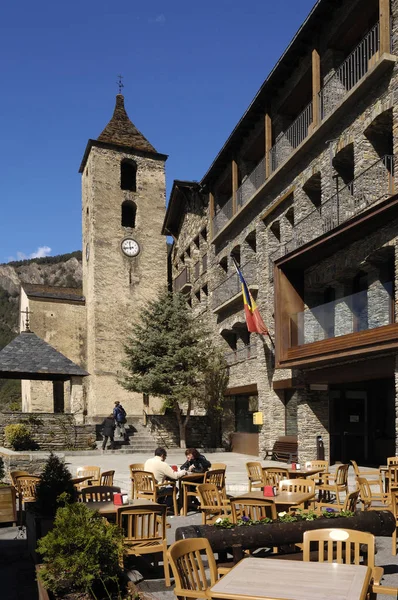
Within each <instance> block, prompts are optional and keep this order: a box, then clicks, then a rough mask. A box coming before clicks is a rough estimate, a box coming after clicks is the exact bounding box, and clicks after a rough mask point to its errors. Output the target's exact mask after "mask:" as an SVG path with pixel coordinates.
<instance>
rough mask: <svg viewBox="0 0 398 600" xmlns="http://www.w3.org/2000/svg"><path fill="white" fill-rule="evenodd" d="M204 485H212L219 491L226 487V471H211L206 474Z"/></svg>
mask: <svg viewBox="0 0 398 600" xmlns="http://www.w3.org/2000/svg"><path fill="white" fill-rule="evenodd" d="M203 483H212V484H213V485H215V486H216V487H217V489H218V490H219V491H222V490H223V489H224V487H225V471H224V470H223V469H214V470H213V469H211V470H210V471H207V472H206V473H205V476H204V479H203Z"/></svg>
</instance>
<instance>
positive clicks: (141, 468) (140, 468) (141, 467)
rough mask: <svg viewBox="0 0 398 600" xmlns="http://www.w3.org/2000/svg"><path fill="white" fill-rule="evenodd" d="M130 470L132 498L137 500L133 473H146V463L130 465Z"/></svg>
mask: <svg viewBox="0 0 398 600" xmlns="http://www.w3.org/2000/svg"><path fill="white" fill-rule="evenodd" d="M129 469H130V479H131V497H132V498H135V496H134V482H133V473H134V471H144V463H133V464H131V465H129Z"/></svg>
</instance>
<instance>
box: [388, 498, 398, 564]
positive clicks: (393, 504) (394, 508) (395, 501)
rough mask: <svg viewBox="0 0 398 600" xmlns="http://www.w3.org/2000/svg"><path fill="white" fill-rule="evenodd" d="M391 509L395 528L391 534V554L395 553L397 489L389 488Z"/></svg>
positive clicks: (397, 527) (397, 523)
mask: <svg viewBox="0 0 398 600" xmlns="http://www.w3.org/2000/svg"><path fill="white" fill-rule="evenodd" d="M390 498H391V510H392V512H393V514H394V517H395V530H394V531H393V534H392V555H393V556H396V555H397V529H398V490H391V494H390Z"/></svg>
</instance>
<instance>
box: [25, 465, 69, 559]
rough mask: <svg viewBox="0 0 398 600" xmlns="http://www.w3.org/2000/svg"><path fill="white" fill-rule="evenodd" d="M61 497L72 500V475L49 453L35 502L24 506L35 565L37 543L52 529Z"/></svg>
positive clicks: (30, 550)
mask: <svg viewBox="0 0 398 600" xmlns="http://www.w3.org/2000/svg"><path fill="white" fill-rule="evenodd" d="M62 498H64V499H62ZM65 498H69V500H70V501H74V500H75V499H76V490H75V487H74V485H73V483H72V475H71V474H70V472H69V471H68V469H67V467H66V466H65V464H64V462H63V461H62V460H61V459H60V458H58V456H56V455H55V454H53V453H51V454H50V456H49V457H48V459H47V462H46V464H45V466H44V469H43V472H42V474H41V480H40V482H39V483H38V485H37V487H36V502H30V503H29V504H27V505H26V532H27V539H28V548H29V552H30V554H31V556H32V558H33V560H34V561H35V562H38V559H39V557H38V555H37V553H36V547H37V542H38V540H39V539H40V538H41V537H43V536H44V535H46V534H47V533H48V532H49V531H50V530H51V529H52V527H53V524H54V518H55V513H56V511H57V508H58V507H59V506H62V505H63V504H65Z"/></svg>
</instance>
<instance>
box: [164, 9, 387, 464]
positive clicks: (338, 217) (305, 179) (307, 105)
mask: <svg viewBox="0 0 398 600" xmlns="http://www.w3.org/2000/svg"><path fill="white" fill-rule="evenodd" d="M397 56H398V2H397V1H396V0H368V1H367V2H366V3H364V2H361V1H360V0H354V1H352V0H339V2H336V1H334V0H320V1H319V2H317V3H316V5H315V6H314V8H313V10H312V11H311V13H310V15H309V17H308V18H307V20H306V21H305V23H304V24H303V25H302V27H301V28H300V30H299V31H298V33H297V34H296V36H295V37H294V39H293V41H292V42H291V44H290V45H289V47H288V48H287V50H286V51H285V53H284V54H283V56H282V57H281V59H280V60H279V62H278V63H277V65H276V66H275V68H274V69H273V70H272V72H271V74H270V76H269V77H268V79H267V80H266V81H265V82H264V84H263V85H262V86H261V88H260V90H259V92H258V93H257V95H256V97H255V98H254V99H253V102H252V103H251V105H250V107H249V109H248V110H247V111H246V113H245V114H244V115H243V117H242V119H241V120H240V121H239V122H238V124H237V125H236V127H235V129H234V130H233V131H232V133H231V135H230V136H229V138H228V140H227V141H226V143H225V144H224V146H223V147H222V148H221V150H220V151H219V153H218V155H217V157H216V158H215V160H214V161H213V163H212V164H211V166H210V167H209V169H208V171H207V173H206V174H205V175H204V177H203V178H202V180H201V181H200V182H199V183H194V182H186V181H185V182H184V181H182V182H181V181H178V182H175V183H174V186H173V189H172V192H171V197H170V201H169V205H168V209H167V213H166V217H165V221H164V225H163V232H164V233H165V234H168V235H171V236H172V237H173V240H174V244H173V250H172V278H173V285H174V289H175V290H180V291H182V292H183V293H186V295H187V301H188V303H189V304H190V305H191V306H192V309H193V310H195V311H196V312H197V313H205V315H206V321H207V322H208V323H209V324H211V327H212V331H213V332H214V339H215V341H216V343H217V344H220V345H221V346H222V347H223V348H224V351H225V354H226V360H227V362H228V364H229V367H228V368H229V372H230V381H229V390H228V398H229V399H228V408H229V409H231V408H232V412H233V415H234V416H233V417H231V410H229V411H228V413H229V415H230V416H229V420H228V427H229V428H230V429H232V431H234V432H235V434H241V437H242V436H243V438H242V439H244V437H245V436H247V444H248V445H250V446H251V445H252V441H253V437H254V438H255V439H256V440H257V439H258V446H257V448H258V452H259V454H260V455H263V454H264V453H265V451H266V450H267V449H269V448H272V445H273V444H274V442H275V441H276V440H277V438H278V437H280V436H284V435H292V436H297V439H298V448H299V458H300V460H301V461H305V460H309V459H313V458H315V457H316V455H317V443H316V441H317V438H318V436H322V439H323V442H324V447H325V454H326V458H328V459H330V460H331V461H333V462H334V461H345V462H346V461H349V460H350V459H351V458H353V459H355V458H356V459H357V460H359V461H362V462H368V463H378V464H380V462H382V461H383V460H385V457H386V456H389V455H392V454H395V453H396V450H397V449H398V426H397V425H396V423H398V388H397V383H396V381H397V378H398V375H397V369H398V317H397V313H398V311H397V294H396V286H397V281H398V258H397V239H398V199H397V195H396V191H397V190H396V184H395V182H394V171H395V172H396V169H397V167H396V163H397V155H398V136H397V132H398V114H397V100H398V67H397ZM204 230H206V244H205V246H203V252H202V250H201V247H202V246H201V232H202V231H204ZM204 255H205V256H206V270H203V267H202V266H201V265H202V263H203V256H204ZM233 259H235V260H236V261H237V262H238V264H239V265H240V268H241V270H242V272H243V275H244V277H245V279H246V281H247V284H248V286H249V288H250V290H251V292H252V295H253V297H254V298H255V300H256V302H257V305H258V307H259V309H260V311H261V313H262V316H263V319H264V321H265V323H266V324H267V326H268V328H269V331H270V334H271V338H272V340H274V342H275V347H274V346H273V344H272V343H270V341H269V339H267V337H262V336H260V335H258V334H256V333H252V334H250V333H249V332H248V330H247V327H246V323H245V317H244V312H243V304H242V297H241V291H240V285H239V282H238V278H237V275H236V273H235V269H234V266H233ZM198 263H199V267H198ZM204 290H205V292H204ZM257 411H260V412H262V414H263V424H262V425H260V426H253V424H252V421H251V416H252V413H253V412H257ZM241 441H242V440H241ZM240 447H241V445H240Z"/></svg>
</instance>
